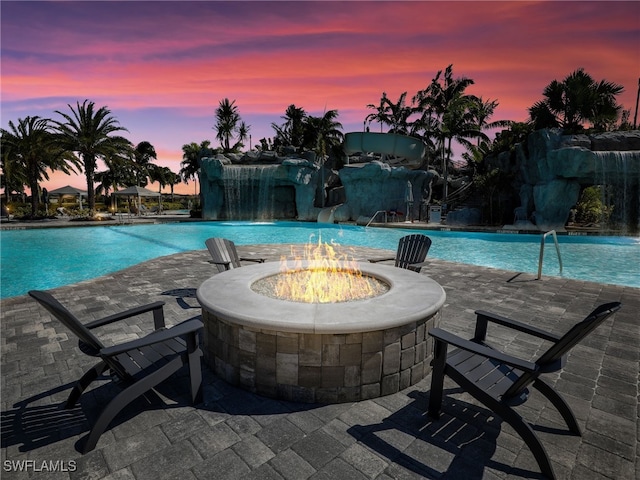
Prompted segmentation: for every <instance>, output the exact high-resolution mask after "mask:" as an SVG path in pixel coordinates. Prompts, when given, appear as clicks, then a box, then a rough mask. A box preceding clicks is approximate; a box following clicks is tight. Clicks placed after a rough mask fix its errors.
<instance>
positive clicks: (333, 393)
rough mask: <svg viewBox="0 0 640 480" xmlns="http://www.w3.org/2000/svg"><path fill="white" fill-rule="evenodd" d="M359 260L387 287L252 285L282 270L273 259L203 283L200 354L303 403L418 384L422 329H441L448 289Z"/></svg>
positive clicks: (422, 371)
mask: <svg viewBox="0 0 640 480" xmlns="http://www.w3.org/2000/svg"><path fill="white" fill-rule="evenodd" d="M357 265H358V268H359V269H360V271H361V272H362V274H363V275H365V276H368V277H372V278H374V279H376V280H377V281H379V282H380V283H382V284H384V285H386V286H388V288H383V290H384V293H382V294H380V295H377V296H373V297H370V298H365V299H362V300H353V301H343V302H339V303H302V302H293V301H288V300H281V299H278V298H273V297H271V296H266V295H263V294H261V293H258V292H257V291H255V290H254V284H256V282H258V283H259V282H261V281H263V280H264V279H265V278H268V277H273V276H277V275H278V274H279V273H280V268H281V267H280V264H279V263H278V262H271V263H262V264H257V265H250V266H246V267H242V268H236V269H233V270H229V271H227V272H224V273H220V274H217V275H214V276H213V277H211V278H210V279H208V280H206V281H205V282H204V283H203V284H202V285H201V286H200V288H199V289H198V292H197V296H198V301H199V302H200V304H201V305H202V317H203V322H204V326H205V335H204V344H205V349H204V351H205V353H204V355H205V361H206V362H207V364H208V365H209V366H210V367H211V368H212V369H213V370H214V371H215V372H216V374H217V375H219V376H220V377H221V378H223V379H225V380H226V381H227V382H229V383H231V384H233V385H237V386H240V387H242V388H245V389H247V390H250V391H252V392H255V393H258V394H261V395H265V396H269V397H275V398H280V399H284V400H290V401H299V402H310V403H313V402H319V403H337V402H351V401H358V400H364V399H367V398H374V397H378V396H381V395H388V394H391V393H394V392H397V391H399V390H401V389H403V388H406V387H408V386H410V385H413V384H415V383H417V382H418V381H420V380H421V379H422V378H424V376H425V375H427V374H428V373H430V371H431V367H430V362H431V359H432V357H433V346H432V343H431V342H430V341H429V337H428V336H427V331H428V330H429V328H431V327H434V326H437V323H438V321H439V311H440V308H441V307H442V305H443V304H444V301H445V298H446V295H445V292H444V290H443V289H442V287H441V286H440V285H439V284H438V283H436V282H435V281H434V280H432V279H431V278H429V277H427V276H426V275H420V274H417V273H415V272H412V271H410V270H404V269H401V268H396V267H393V266H389V265H382V264H371V263H358V264H357ZM312 267H313V265H311V263H310V262H302V264H301V268H303V269H304V268H312ZM258 290H260V289H259V288H258Z"/></svg>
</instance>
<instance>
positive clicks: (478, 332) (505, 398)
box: [428, 302, 621, 478]
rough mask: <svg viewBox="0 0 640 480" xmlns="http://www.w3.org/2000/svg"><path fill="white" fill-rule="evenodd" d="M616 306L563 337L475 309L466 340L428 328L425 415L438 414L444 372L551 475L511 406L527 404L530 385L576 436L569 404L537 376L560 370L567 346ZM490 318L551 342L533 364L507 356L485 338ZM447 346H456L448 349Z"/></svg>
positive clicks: (605, 307) (577, 429) (599, 311)
mask: <svg viewBox="0 0 640 480" xmlns="http://www.w3.org/2000/svg"><path fill="white" fill-rule="evenodd" d="M620 307H621V304H620V303H619V302H613V303H607V304H603V305H600V306H599V307H597V308H596V309H595V310H594V311H593V312H591V314H589V316H587V317H586V318H585V319H584V320H582V321H581V322H579V323H577V324H576V325H574V326H573V327H572V328H571V329H570V330H569V331H568V332H567V333H565V334H564V335H562V336H560V335H555V334H553V333H549V332H546V331H544V330H541V329H539V328H536V327H532V326H529V325H526V324H524V323H520V322H517V321H515V320H511V319H509V318H506V317H502V316H500V315H496V314H493V313H489V312H484V311H477V312H476V315H477V318H476V328H475V334H474V337H473V339H471V340H464V339H462V338H460V337H458V336H456V335H453V334H452V333H449V332H446V331H445V330H442V329H440V328H433V329H431V330H430V331H429V335H431V336H432V337H433V338H434V339H435V345H434V359H433V363H432V365H433V372H432V377H431V392H430V394H429V407H428V414H429V416H431V417H432V418H438V417H439V416H440V408H441V405H442V395H443V382H444V376H445V375H447V376H449V377H450V378H451V379H452V380H453V381H454V382H456V383H457V384H458V385H459V386H460V387H462V389H463V390H466V391H467V392H468V393H469V394H471V395H472V396H473V397H474V398H475V399H476V400H478V401H479V402H481V403H483V404H484V405H485V406H486V407H487V408H489V409H490V410H492V411H493V412H494V413H496V414H497V415H498V416H499V417H501V418H502V419H503V420H505V421H506V422H507V423H509V425H511V426H512V427H513V428H514V430H515V431H516V432H518V434H519V435H520V436H521V437H522V439H523V440H524V441H525V443H526V444H527V446H528V447H529V448H530V449H531V451H532V453H533V455H534V457H535V459H536V461H537V462H538V465H539V467H540V470H541V471H542V473H543V474H544V475H546V476H547V477H549V478H555V474H554V471H553V468H552V467H551V461H550V460H549V456H548V455H547V452H546V450H545V448H544V446H543V445H542V443H541V442H540V440H539V439H538V437H537V436H536V434H535V433H534V431H533V428H532V427H531V425H529V423H528V422H526V421H525V420H524V419H523V418H522V417H521V416H520V415H519V414H518V413H517V412H516V410H515V409H514V408H512V407H514V406H517V405H521V404H523V403H524V402H526V401H527V399H528V397H529V390H528V387H529V386H533V387H534V388H535V389H537V390H538V391H539V392H540V393H542V394H543V395H544V396H545V397H546V398H547V399H548V400H549V401H550V402H551V403H552V404H553V405H554V406H555V407H556V408H557V409H558V411H559V412H560V414H561V415H562V418H563V419H564V421H565V423H566V424H567V426H568V427H569V430H570V431H571V432H572V433H573V434H575V435H581V432H580V427H579V426H578V422H577V421H576V418H575V416H574V414H573V412H572V411H571V408H570V407H569V405H568V404H567V403H566V401H565V400H564V399H563V398H562V396H561V395H560V394H559V393H558V392H556V390H555V389H554V388H553V387H552V386H551V385H549V384H548V383H547V382H545V381H544V380H543V379H542V378H540V375H541V374H542V373H548V372H556V371H558V370H560V369H562V368H563V367H564V365H565V363H566V360H567V353H568V352H569V350H570V349H571V348H573V347H574V346H575V345H576V344H577V343H578V342H580V341H581V340H582V339H583V338H585V337H586V336H587V335H588V334H589V333H590V332H592V331H593V330H594V329H595V328H596V327H597V326H598V325H600V324H601V323H602V322H604V321H605V320H606V319H607V318H608V317H609V316H610V315H612V314H614V313H615V312H616V311H618V310H619V309H620ZM489 322H492V323H496V324H498V325H502V326H504V327H508V328H512V329H514V330H517V331H520V332H524V333H526V334H529V335H533V336H535V337H538V338H541V339H544V340H547V341H549V342H552V345H551V346H550V347H549V349H548V350H547V351H546V352H545V353H543V354H542V355H541V356H540V357H539V358H538V359H537V360H536V361H535V362H529V361H524V360H521V359H519V358H517V357H513V356H511V355H507V354H505V353H502V352H500V351H498V350H495V349H493V348H492V347H491V346H489V345H488V344H487V343H486V342H485V338H486V334H487V326H488V323H489ZM449 345H451V346H453V347H457V349H455V350H453V351H451V352H448V351H447V347H448V346H449Z"/></svg>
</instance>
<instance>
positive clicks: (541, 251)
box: [538, 230, 562, 280]
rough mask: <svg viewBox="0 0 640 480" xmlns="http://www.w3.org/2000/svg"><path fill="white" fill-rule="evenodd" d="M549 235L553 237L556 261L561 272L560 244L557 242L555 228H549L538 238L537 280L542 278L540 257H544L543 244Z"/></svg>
mask: <svg viewBox="0 0 640 480" xmlns="http://www.w3.org/2000/svg"><path fill="white" fill-rule="evenodd" d="M549 235H551V236H552V237H553V243H554V244H555V246H556V253H557V254H558V263H559V264H560V274H562V256H561V255H560V245H559V244H558V236H557V235H556V231H555V230H549V231H548V232H547V233H545V234H543V235H542V238H541V239H540V258H539V260H538V280H540V278H542V259H543V258H544V244H545V240H546V239H547V236H549Z"/></svg>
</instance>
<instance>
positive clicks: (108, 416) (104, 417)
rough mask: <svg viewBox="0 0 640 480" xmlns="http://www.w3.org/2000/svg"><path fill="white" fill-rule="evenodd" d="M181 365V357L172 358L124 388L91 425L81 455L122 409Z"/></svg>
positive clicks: (86, 451) (92, 444)
mask: <svg viewBox="0 0 640 480" xmlns="http://www.w3.org/2000/svg"><path fill="white" fill-rule="evenodd" d="M182 365H183V363H182V358H181V357H177V358H174V359H173V360H171V361H170V362H169V363H167V364H166V365H165V366H163V367H162V368H160V369H159V370H156V371H155V372H153V373H151V374H149V375H147V376H146V377H143V378H142V379H140V380H138V381H137V382H135V383H134V384H133V385H131V386H129V387H127V388H125V389H124V390H123V391H122V392H120V393H119V394H118V395H116V396H115V397H114V398H113V399H112V400H111V401H110V402H109V403H108V404H107V406H106V407H105V408H104V410H102V412H101V413H100V416H99V417H98V420H97V421H96V423H95V424H94V425H93V428H92V429H91V432H89V436H88V437H87V440H86V442H85V444H84V448H83V450H82V453H83V454H85V453H88V452H90V451H91V450H93V449H94V448H96V444H97V443H98V440H99V439H100V436H101V435H102V434H103V433H104V431H105V430H106V428H107V427H108V426H109V424H110V423H111V421H112V420H113V419H114V418H115V416H116V415H117V414H118V413H120V411H121V410H122V409H123V408H124V407H126V406H127V405H129V404H130V403H131V402H132V401H134V400H135V399H136V398H138V397H139V396H140V395H142V394H144V393H145V392H147V391H149V390H151V389H152V388H153V387H155V386H156V385H158V384H159V383H160V382H162V381H164V380H166V379H167V378H169V377H170V376H171V375H173V374H174V373H175V372H177V371H178V370H179V369H180V368H181V367H182Z"/></svg>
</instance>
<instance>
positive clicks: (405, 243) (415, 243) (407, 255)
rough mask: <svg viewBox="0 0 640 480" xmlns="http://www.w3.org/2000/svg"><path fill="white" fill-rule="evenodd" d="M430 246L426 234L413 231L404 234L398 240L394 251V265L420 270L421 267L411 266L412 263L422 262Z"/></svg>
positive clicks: (429, 240)
mask: <svg viewBox="0 0 640 480" xmlns="http://www.w3.org/2000/svg"><path fill="white" fill-rule="evenodd" d="M429 248H431V239H430V238H429V237H427V236H426V235H422V234H420V233H414V234H411V235H406V236H404V237H402V238H401V239H400V240H399V241H398V251H397V252H396V263H395V265H396V267H400V268H406V269H409V270H413V271H415V272H420V269H421V268H422V267H411V266H410V265H411V264H413V263H420V262H424V260H425V258H427V254H428V253H429Z"/></svg>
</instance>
